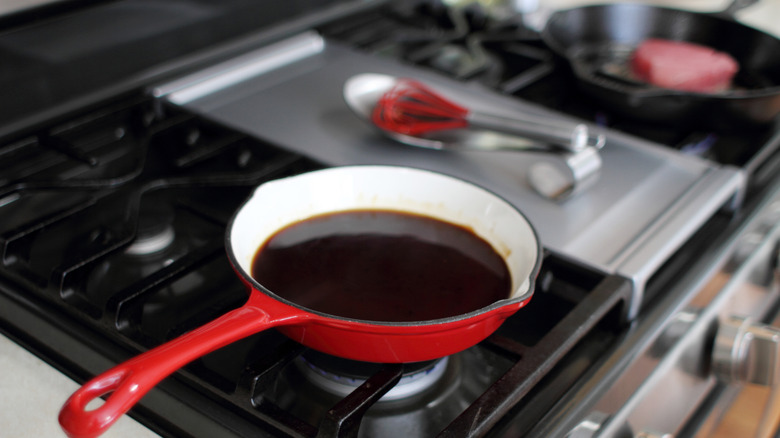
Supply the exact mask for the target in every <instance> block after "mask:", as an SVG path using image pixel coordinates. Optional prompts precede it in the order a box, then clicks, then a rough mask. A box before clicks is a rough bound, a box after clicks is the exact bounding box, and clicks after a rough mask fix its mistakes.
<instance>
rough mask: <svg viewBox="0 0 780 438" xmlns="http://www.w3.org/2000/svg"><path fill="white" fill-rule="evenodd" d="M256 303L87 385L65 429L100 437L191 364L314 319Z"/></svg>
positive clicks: (70, 408)
mask: <svg viewBox="0 0 780 438" xmlns="http://www.w3.org/2000/svg"><path fill="white" fill-rule="evenodd" d="M253 297H254V295H253V296H252V297H250V301H249V302H248V303H247V304H245V305H244V306H243V307H240V308H238V309H236V310H233V311H231V312H228V313H226V314H225V315H223V316H221V317H219V318H217V319H216V320H214V321H212V322H210V323H208V324H206V325H204V326H202V327H200V328H198V329H195V330H193V331H191V332H189V333H186V334H184V335H182V336H180V337H178V338H176V339H174V340H172V341H170V342H167V343H165V344H163V345H160V346H158V347H156V348H154V349H152V350H149V351H147V352H146V353H143V354H141V355H139V356H136V357H135V358H133V359H130V360H128V361H127V362H124V363H121V364H119V365H117V366H115V367H114V368H112V369H110V370H108V371H106V372H104V373H103V374H101V375H99V376H97V377H95V378H94V379H92V380H90V381H89V382H87V383H86V384H84V386H82V387H81V388H79V389H78V390H77V391H76V392H75V393H73V395H71V396H70V398H69V399H68V400H67V401H66V402H65V405H64V406H63V407H62V410H61V411H60V416H59V421H60V426H62V429H63V430H64V431H65V433H66V434H67V435H68V436H69V437H71V438H91V437H97V436H99V435H100V434H102V433H103V432H105V431H106V429H108V428H109V427H110V426H111V425H112V424H113V423H114V422H115V421H116V420H117V419H119V417H121V416H122V415H123V414H124V413H125V412H127V411H128V410H130V408H132V407H133V405H135V403H137V402H138V400H140V399H141V397H143V396H144V395H145V394H146V393H147V392H148V391H149V390H150V389H152V388H153V387H154V386H155V385H156V384H157V383H159V382H160V381H161V380H163V379H164V378H165V377H167V376H169V375H171V374H172V373H174V372H175V371H176V370H178V369H179V368H181V367H183V366H184V365H186V364H188V363H189V362H191V361H193V360H195V359H197V358H199V357H201V356H203V355H205V354H208V353H210V352H212V351H214V350H216V349H218V348H220V347H223V346H225V345H228V344H230V343H232V342H235V341H237V340H239V339H242V338H245V337H247V336H249V335H253V334H255V333H258V332H261V331H263V330H266V329H268V328H271V327H275V326H279V325H286V324H293V323H296V322H299V321H301V320H303V319H306V318H308V317H309V316H311V315H310V314H308V313H306V312H303V311H301V310H299V309H296V308H294V307H291V306H287V305H285V304H283V303H280V302H278V301H276V300H273V299H268V300H263V301H262V308H260V307H256V305H254V304H251V302H252V301H253V299H252V298H253ZM268 301H270V302H271V303H268ZM108 393H111V395H110V396H109V397H108V399H107V400H106V401H105V403H104V404H103V405H102V406H100V407H98V408H97V409H94V410H87V404H89V402H91V401H92V400H94V399H96V398H98V397H100V396H102V395H105V394H108Z"/></svg>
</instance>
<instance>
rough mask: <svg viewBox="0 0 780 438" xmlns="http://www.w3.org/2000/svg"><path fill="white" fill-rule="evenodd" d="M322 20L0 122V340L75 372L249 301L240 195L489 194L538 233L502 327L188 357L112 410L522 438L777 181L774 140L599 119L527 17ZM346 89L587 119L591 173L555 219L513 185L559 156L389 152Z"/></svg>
mask: <svg viewBox="0 0 780 438" xmlns="http://www.w3.org/2000/svg"><path fill="white" fill-rule="evenodd" d="M237 3H240V2H237ZM186 5H187V2H183V3H182V4H181V5H179V7H185V6H186ZM110 6H111V5H109V7H108V9H107V10H110V9H112V7H110ZM126 6H127V5H125V4H124V3H123V2H118V3H117V4H116V7H119V8H120V9H122V8H123V7H126ZM196 9H197V8H196ZM227 9H230V8H227ZM325 9H326V12H320V13H317V14H313V15H314V16H313V17H312V16H307V15H306V14H303V13H301V11H298V12H299V16H298V18H297V19H295V20H292V19H290V20H289V21H286V22H285V23H284V24H285V26H281V25H279V26H269V27H266V28H264V30H263V31H261V32H260V33H259V34H255V35H250V36H245V37H242V38H240V39H239V40H230V39H229V38H228V37H227V36H225V35H223V34H220V35H222V36H221V37H220V38H223V39H225V40H229V41H228V43H226V44H223V45H217V44H214V45H208V44H204V45H203V46H201V47H199V48H195V47H190V46H187V47H184V48H181V50H182V52H181V53H179V54H180V55H192V56H181V57H178V58H177V59H176V62H173V63H172V64H175V65H167V64H163V65H161V66H157V65H156V63H159V62H160V61H159V60H157V61H154V62H153V63H152V64H155V68H154V69H152V70H154V71H150V70H148V69H146V70H144V69H140V70H139V71H142V73H138V74H134V75H130V77H127V78H123V79H122V80H121V81H115V83H112V84H111V86H110V87H108V88H105V89H102V90H101V91H100V92H96V91H94V90H93V91H91V92H90V93H88V94H89V95H90V96H91V98H90V99H87V100H88V104H87V103H84V102H82V104H77V103H68V104H66V105H57V106H56V108H57V111H55V112H56V114H44V113H42V112H40V111H33V110H32V109H31V111H32V112H31V114H34V115H33V116H31V117H30V118H26V119H15V120H14V121H13V122H9V123H7V124H5V125H4V126H5V128H3V129H4V130H3V131H2V132H3V137H2V138H3V141H2V143H0V175H2V177H0V217H3V218H4V220H3V221H2V223H1V224H0V248H2V251H3V252H2V254H3V263H2V265H0V329H2V331H3V333H5V334H6V335H8V336H10V337H12V338H13V339H14V340H16V341H17V342H19V343H20V344H22V345H24V346H25V347H27V348H28V349H30V350H31V351H34V352H35V353H36V354H38V355H39V356H41V357H43V358H44V359H46V360H47V361H49V362H50V363H52V364H53V365H54V366H55V367H57V368H58V369H60V370H62V371H63V372H64V373H65V374H67V375H69V376H71V377H73V378H75V379H76V380H78V381H85V380H87V379H88V378H89V377H91V376H94V375H95V374H98V373H100V372H102V371H104V370H105V369H107V368H108V367H109V366H110V364H112V363H116V362H119V361H123V360H126V359H128V358H130V357H132V356H134V355H136V354H138V353H140V352H142V351H145V350H147V349H149V348H152V347H154V346H157V345H160V344H162V343H164V342H165V341H167V340H170V339H172V338H175V337H176V336H178V335H180V334H182V333H185V332H187V331H190V330H192V329H193V328H196V327H198V326H201V325H203V324H204V323H206V322H208V321H210V320H212V319H214V318H215V317H217V316H219V315H221V314H224V313H225V312H227V311H229V310H231V309H233V308H236V307H238V306H239V305H241V304H242V303H243V301H244V300H245V299H246V291H245V289H244V286H243V284H242V283H241V281H240V280H239V279H238V278H237V277H236V276H235V274H234V273H233V270H232V269H231V268H230V265H229V262H228V260H227V257H226V256H225V249H224V234H225V227H226V224H227V222H228V220H229V218H230V217H231V215H232V213H233V212H234V211H235V210H236V209H237V208H238V207H239V206H240V205H241V203H242V202H243V200H244V199H245V198H246V197H247V196H248V195H249V193H250V192H251V190H252V189H253V188H254V187H256V186H257V185H258V184H261V183H263V182H265V181H268V180H272V179H275V178H280V177H284V176H287V175H294V174H298V173H301V172H306V171H309V170H314V169H320V168H323V167H328V166H337V165H345V164H366V163H372V164H400V165H410V166H414V167H422V168H429V169H433V170H437V171H440V172H443V173H447V174H452V175H456V176H458V177H461V178H463V179H466V180H470V181H474V182H476V183H478V184H480V185H483V186H486V187H488V188H490V189H492V190H493V191H495V192H497V193H499V194H500V195H501V196H503V197H504V198H506V199H507V200H509V201H510V202H512V203H514V204H516V205H517V206H518V207H519V208H520V209H521V210H522V211H523V212H524V213H525V214H526V215H527V216H528V218H529V220H530V221H531V222H532V223H533V224H534V226H535V227H536V228H537V231H538V232H539V235H540V240H541V242H542V244H543V246H544V249H545V253H544V260H543V263H542V270H541V273H540V276H539V279H538V282H537V290H536V293H535V296H534V298H533V300H532V301H531V304H529V306H528V307H527V308H525V309H523V310H522V311H521V312H519V313H517V314H516V315H515V316H513V317H511V318H510V319H509V320H508V321H507V323H506V324H504V326H502V328H501V329H500V330H499V331H498V332H497V333H495V334H494V335H493V336H491V337H490V338H488V339H487V340H486V341H484V342H482V343H480V344H479V345H477V346H475V347H473V348H471V349H469V350H466V351H464V352H462V353H459V354H456V355H453V356H451V357H448V358H444V359H441V360H437V361H432V362H426V363H418V364H403V365H384V364H366V363H354V362H349V361H344V360H341V359H337V358H332V357H327V356H323V355H321V354H319V353H316V352H314V351H312V350H308V349H306V348H305V347H302V346H301V345H299V344H297V343H295V342H293V341H291V340H288V339H287V338H285V337H284V336H282V335H281V334H279V333H277V332H276V331H274V330H270V331H267V332H264V333H262V334H259V335H256V336H252V337H250V338H248V339H245V340H243V341H240V342H237V343H235V344H232V345H230V346H228V347H225V348H223V349H221V350H218V351H216V352H214V353H211V354H209V355H207V356H205V357H204V358H202V359H199V360H197V361H195V362H193V363H191V364H190V365H188V366H186V367H185V368H184V369H182V370H181V371H180V372H177V373H176V374H175V375H174V376H172V377H171V378H169V379H167V380H166V381H164V382H163V383H162V384H161V385H160V386H159V388H158V389H156V390H154V391H152V392H151V393H150V394H149V396H147V397H146V398H144V399H143V400H142V402H141V403H140V404H139V406H137V407H136V408H135V409H134V410H133V411H131V415H132V416H134V417H136V418H137V419H139V420H140V421H141V422H143V423H144V424H146V425H148V426H149V427H150V428H151V429H152V430H154V431H156V432H158V433H160V434H162V435H164V436H294V437H313V436H398V435H399V434H401V433H403V434H405V435H408V436H434V435H442V436H483V435H492V436H521V435H524V434H529V435H533V434H534V433H541V432H542V431H545V430H549V425H550V424H551V422H555V421H556V419H560V417H561V416H562V415H563V413H562V412H561V411H560V409H561V406H560V403H561V400H565V397H566V395H567V394H569V393H573V392H574V391H581V390H582V387H583V385H585V383H584V382H585V379H586V378H587V377H588V376H590V375H591V373H593V370H594V369H597V368H598V367H599V366H603V365H604V362H605V361H606V360H607V358H608V357H609V354H610V353H611V352H612V351H614V350H615V349H616V348H617V346H619V345H620V340H621V339H623V338H624V337H626V336H627V333H628V332H629V328H630V327H631V323H632V321H635V320H637V318H639V319H640V320H641V318H642V315H643V312H645V309H646V308H650V309H653V308H654V306H655V305H656V304H657V303H658V302H659V301H663V300H665V299H667V298H668V297H667V295H665V294H666V293H667V291H668V290H669V287H668V286H669V285H670V284H674V283H675V279H676V278H678V277H679V276H680V275H681V273H687V272H689V271H690V270H691V267H692V266H694V265H696V263H697V259H698V256H697V254H702V253H706V252H707V251H708V250H710V249H712V248H714V246H715V245H718V244H719V243H718V242H717V241H713V239H712V238H711V237H712V236H715V235H723V234H729V233H733V230H734V222H738V219H739V217H740V216H741V215H742V214H744V213H745V212H747V211H749V210H750V208H752V207H751V206H752V205H754V204H755V200H756V199H758V198H760V197H761V196H762V194H763V193H764V190H765V189H766V187H767V186H768V185H771V183H772V181H774V179H775V175H776V174H777V168H778V159H777V153H776V151H777V148H778V144H780V136H778V135H777V134H775V132H776V131H775V130H774V127H766V128H762V129H757V130H754V131H751V133H750V134H749V135H737V134H734V133H726V132H709V131H706V132H704V131H699V130H686V129H681V128H679V127H675V128H669V127H658V126H651V125H647V124H643V123H642V122H640V121H636V120H629V119H625V118H623V117H621V116H620V115H619V114H614V113H611V112H610V111H609V110H605V109H603V108H599V107H598V106H594V105H593V104H592V103H591V102H590V100H589V99H587V98H586V97H584V96H583V95H581V94H580V93H579V91H578V90H577V89H576V87H574V86H573V85H572V84H571V82H570V79H571V78H570V77H569V75H568V73H567V72H566V70H565V69H562V68H561V65H559V64H558V63H557V62H556V60H555V58H554V57H553V56H552V54H551V53H550V52H549V51H547V50H546V48H545V47H544V45H543V44H542V43H541V41H540V40H539V38H538V35H537V34H536V33H535V32H533V31H531V30H529V29H527V28H525V27H524V25H523V24H522V21H518V20H515V19H510V20H506V19H501V20H498V19H496V18H495V17H491V16H490V15H489V14H487V13H485V12H484V11H483V10H481V9H480V8H478V7H470V8H466V9H454V8H448V7H445V6H444V5H442V4H441V3H438V2H427V1H421V2H400V3H397V4H389V3H388V4H370V3H369V4H361V5H348V4H338V3H335V4H334V5H331V7H329V8H325ZM188 10H190V9H188ZM230 10H231V12H232V13H237V12H236V11H240V8H236V9H230ZM192 11H194V9H193V10H190V12H192ZM90 12H91V13H97V14H101V13H105V12H106V11H104V10H102V9H101V8H98V9H96V10H94V11H92V10H90ZM201 12H204V11H203V10H202V11H201ZM204 14H205V12H204ZM204 16H205V15H204ZM188 17H191V18H192V19H193V20H194V19H195V18H193V17H200V16H199V15H197V14H195V15H192V14H190V15H188ZM269 20H270V18H269ZM196 21H197V20H196ZM270 21H272V20H270ZM282 21H285V20H280V22H282ZM220 22H221V21H220ZM277 24H279V23H277ZM60 25H62V24H60ZM220 29H222V31H223V32H228V31H227V29H225V28H223V27H220ZM236 32H238V30H236ZM228 33H230V32H228ZM9 35H10V34H9ZM21 35H24V34H23V33H22V34H21ZM27 35H29V34H27ZM174 35H178V33H176V32H174ZM15 38H21V37H20V36H19V35H17V36H16V37H15ZM0 39H2V38H1V36H0ZM174 39H175V38H174ZM1 46H2V45H1V44H0V47H1ZM204 46H208V50H205V51H204V50H203V47H204ZM193 51H197V56H195V55H194V54H193V53H191V52H193ZM125 62H129V60H125ZM150 65H151V64H150ZM147 67H148V66H147ZM63 68H64V67H63ZM363 72H383V73H392V74H396V75H403V76H413V77H415V78H419V79H422V80H425V81H428V82H431V83H433V84H436V86H437V87H441V88H442V89H443V90H446V91H447V92H451V93H452V95H453V96H454V97H456V98H457V99H463V100H466V101H468V102H470V103H471V104H474V105H476V106H480V105H482V106H495V105H501V106H503V107H504V108H506V111H507V112H513V111H514V112H518V113H523V112H528V113H532V114H536V115H542V116H545V117H550V118H556V119H568V120H584V121H585V122H587V123H589V124H592V126H600V127H602V128H603V129H605V130H606V132H607V144H606V145H605V146H604V148H603V149H602V150H601V151H599V153H600V155H601V158H602V160H603V165H602V168H601V170H600V173H599V175H598V180H597V182H596V183H595V184H594V185H593V186H591V187H589V188H588V189H587V190H585V191H583V192H581V193H579V194H578V195H577V196H575V197H573V198H570V199H567V200H565V201H562V202H555V201H552V200H550V199H546V198H544V197H543V196H540V195H539V194H538V193H536V192H534V191H533V190H532V189H531V188H530V187H529V185H528V182H527V181H526V179H525V177H524V174H525V172H526V171H527V169H528V168H529V167H530V166H532V165H533V164H534V163H536V162H538V161H540V160H546V161H550V162H556V160H559V157H558V156H556V155H555V154H523V153H520V154H517V153H503V152H502V153H495V155H492V154H493V153H488V154H472V153H445V152H440V151H430V150H422V149H414V148H411V147H408V146H403V145H399V144H397V143H395V142H393V141H392V140H389V139H387V138H384V137H382V136H380V135H379V134H378V133H377V131H375V130H374V129H372V128H371V127H369V126H367V125H366V123H365V122H364V121H362V120H360V119H358V118H357V117H355V115H354V114H352V113H351V112H350V111H349V109H348V108H347V106H346V105H345V103H344V101H343V98H342V96H341V90H342V86H343V83H344V81H345V80H346V79H347V78H349V77H350V76H351V75H354V74H357V73H363ZM114 79H116V78H114ZM101 80H102V79H101ZM106 80H107V81H108V79H106ZM119 83H121V84H119ZM83 91H84V90H81V91H78V90H77V92H78V93H82V92H83ZM31 108H32V107H31ZM20 120H21V121H20ZM19 126H24V127H23V128H19ZM560 424H564V423H560ZM566 424H568V423H566Z"/></svg>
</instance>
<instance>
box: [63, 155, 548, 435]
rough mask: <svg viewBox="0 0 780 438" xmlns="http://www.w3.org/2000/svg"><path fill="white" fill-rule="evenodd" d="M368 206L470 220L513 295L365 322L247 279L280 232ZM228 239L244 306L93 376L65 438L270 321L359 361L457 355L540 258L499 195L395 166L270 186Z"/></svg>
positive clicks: (72, 409) (93, 429) (520, 295)
mask: <svg viewBox="0 0 780 438" xmlns="http://www.w3.org/2000/svg"><path fill="white" fill-rule="evenodd" d="M366 208H373V209H391V210H397V211H406V212H413V213H418V214H425V215H428V216H432V217H435V218H438V219H442V220H445V221H448V222H451V223H456V224H459V225H465V226H468V227H471V229H472V230H473V231H474V232H475V233H476V234H477V235H479V236H480V237H482V238H483V239H485V240H486V241H487V242H489V243H490V244H491V245H492V246H493V248H494V249H495V250H496V251H497V252H498V253H499V254H500V255H501V256H502V257H503V258H504V260H505V261H506V263H507V267H508V268H509V272H510V275H511V277H512V293H511V295H510V296H509V297H507V298H506V299H503V300H499V301H497V302H495V303H493V304H491V305H488V306H487V307H484V308H482V309H479V310H476V311H473V312H470V313H467V314H463V315H458V316H454V317H449V318H443V319H438V320H432V321H417V322H381V321H363V320H354V319H348V318H343V317H339V316H337V315H327V314H323V313H320V312H316V311H312V310H309V309H306V308H303V307H300V306H298V305H296V304H295V303H292V302H289V301H286V300H284V299H282V298H280V297H278V296H276V295H274V293H273V292H272V291H270V290H268V289H266V288H265V287H263V285H262V284H260V283H259V282H257V281H256V280H254V279H253V278H252V277H251V276H250V274H249V273H250V268H251V263H252V259H253V257H254V255H255V253H256V251H257V250H258V249H259V248H260V247H261V245H262V244H263V243H264V242H265V240H266V239H267V238H269V237H270V236H271V235H273V234H274V232H275V231H277V230H279V229H281V228H284V227H285V226H286V225H288V224H291V223H294V222H297V221H300V220H302V219H305V218H307V217H311V216H314V215H317V214H323V213H328V212H337V211H348V210H354V209H366ZM226 246H227V253H228V257H229V259H230V262H231V264H232V265H233V267H234V269H235V271H236V272H237V274H238V275H239V277H240V278H241V280H242V281H243V282H244V283H245V284H246V286H247V288H248V289H249V299H248V300H247V302H246V304H244V305H243V306H241V307H240V308H238V309H236V310H233V311H231V312H229V313H227V314H225V315H223V316H222V317H220V318H218V319H216V320H214V321H212V322H211V323H208V324H206V325H205V326H203V327H200V328H198V329H195V330H193V331H191V332H189V333H186V334H184V335H182V336H181V337H179V338H177V339H174V340H172V341H170V342H168V343H166V344H163V345H160V346H159V347H156V348H154V349H152V350H149V351H147V352H146V353H143V354H141V355H139V356H137V357H135V358H133V359H130V360H128V361H127V362H124V363H122V364H119V365H117V366H115V367H114V368H112V369H110V370H108V371H106V372H105V373H103V374H101V375H99V376H97V377H95V378H94V379H92V380H90V381H89V382H87V383H86V384H85V385H84V386H82V387H81V388H80V389H79V390H77V391H76V392H75V393H74V394H73V395H72V396H71V397H70V398H69V399H68V400H67V402H66V403H65V405H64V406H63V408H62V410H61V412H60V416H59V420H60V425H61V426H62V428H63V430H65V432H66V433H67V434H68V435H69V436H71V437H95V436H98V435H100V434H101V433H103V432H104V431H105V430H106V429H107V428H108V427H109V426H110V425H111V424H113V423H114V422H115V421H116V420H117V419H118V418H119V417H120V416H121V415H122V414H124V413H125V412H127V411H128V410H129V409H130V408H131V407H132V406H133V405H134V404H135V403H136V402H138V400H140V399H141V397H143V395H144V394H146V393H147V392H148V391H149V390H150V389H152V387H154V386H155V385H156V384H157V383H158V382H160V381H161V380H162V379H164V378H165V377H167V376H169V375H170V374H172V373H173V372H175V371H176V370H178V369H179V368H181V367H182V366H184V365H186V364H187V363H189V362H191V361H193V360H195V359H197V358H199V357H201V356H203V355H205V354H207V353H209V352H211V351H214V350H216V349H218V348H220V347H223V346H225V345H228V344H230V343H232V342H235V341H237V340H239V339H242V338H244V337H247V336H250V335H252V334H255V333H258V332H260V331H263V330H266V329H269V328H271V327H276V328H278V330H279V331H280V332H282V333H284V334H285V335H286V336H288V337H290V338H292V339H294V340H296V341H298V342H300V343H302V344H304V345H306V346H308V347H311V348H313V349H316V350H319V351H322V352H324V353H327V354H331V355H335V356H339V357H343V358H348V359H354V360H360V361H368V362H383V363H389V362H417V361H423V360H430V359H435V358H439V357H443V356H447V355H450V354H454V353H457V352H459V351H461V350H464V349H466V348H469V347H471V346H473V345H475V344H477V343H478V342H480V341H482V340H483V339H485V338H486V337H487V336H489V335H490V334H492V333H493V332H494V331H495V330H496V329H497V328H498V327H499V326H500V325H501V323H502V322H503V321H504V320H505V319H506V318H508V317H509V316H510V315H512V314H513V313H515V312H516V311H517V310H518V309H520V308H521V307H523V306H525V305H526V304H527V303H528V301H529V300H530V299H531V296H532V294H533V289H534V288H533V284H534V281H535V277H536V275H537V273H538V270H539V265H540V259H541V249H540V245H539V243H538V239H537V235H536V232H535V231H534V229H533V227H532V226H531V225H530V224H529V223H528V221H527V220H526V219H525V217H524V216H523V215H522V214H521V213H520V212H519V211H518V210H517V209H515V208H514V207H513V206H512V205H510V204H509V203H507V202H506V201H504V200H503V199H501V198H499V197H497V196H495V195H494V194H492V193H490V192H488V191H486V190H484V189H482V188H480V187H477V186H475V185H473V184H470V183H467V182H464V181H462V180H459V179H456V178H452V177H448V176H445V175H441V174H438V173H433V172H429V171H424V170H418V169H412V168H407V167H394V166H347V167H338V168H331V169H326V170H320V171H315V172H310V173H305V174H301V175H298V176H294V177H290V178H285V179H280V180H275V181H272V182H268V183H265V184H263V185H261V186H260V187H258V188H257V189H256V190H255V192H254V194H253V195H252V196H251V197H250V199H249V200H248V201H247V202H246V203H245V204H244V205H243V206H242V207H241V208H240V209H239V210H238V212H236V214H235V216H234V217H233V219H232V220H231V222H230V225H229V227H228V232H227V236H226ZM474 293H479V291H474ZM109 393H110V395H109V396H108V398H107V399H106V401H105V403H104V404H102V405H101V406H99V407H98V408H96V409H93V410H87V404H88V403H89V402H90V401H92V400H94V399H96V398H98V397H101V396H103V395H106V394H109Z"/></svg>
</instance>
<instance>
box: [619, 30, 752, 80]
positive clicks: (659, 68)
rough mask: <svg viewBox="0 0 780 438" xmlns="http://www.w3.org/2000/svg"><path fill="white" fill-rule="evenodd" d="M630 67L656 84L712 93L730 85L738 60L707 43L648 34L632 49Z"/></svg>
mask: <svg viewBox="0 0 780 438" xmlns="http://www.w3.org/2000/svg"><path fill="white" fill-rule="evenodd" d="M631 69H632V71H633V73H634V74H635V75H636V76H637V77H638V78H640V79H641V80H643V81H646V82H649V83H650V84H653V85H655V86H658V87H662V88H671V89H675V90H683V91H693V92H698V93H713V92H718V91H722V90H724V89H726V88H728V87H729V86H730V85H731V80H732V79H733V78H734V75H735V74H736V73H737V70H739V64H738V63H737V61H735V60H734V58H732V57H731V56H730V55H729V54H727V53H724V52H720V51H717V50H715V49H712V48H710V47H706V46H702V45H699V44H693V43H688V42H682V41H672V40H664V39H658V38H651V39H648V40H645V41H643V42H642V43H641V44H640V45H639V47H637V49H636V50H635V51H634V55H633V57H632V59H631Z"/></svg>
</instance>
